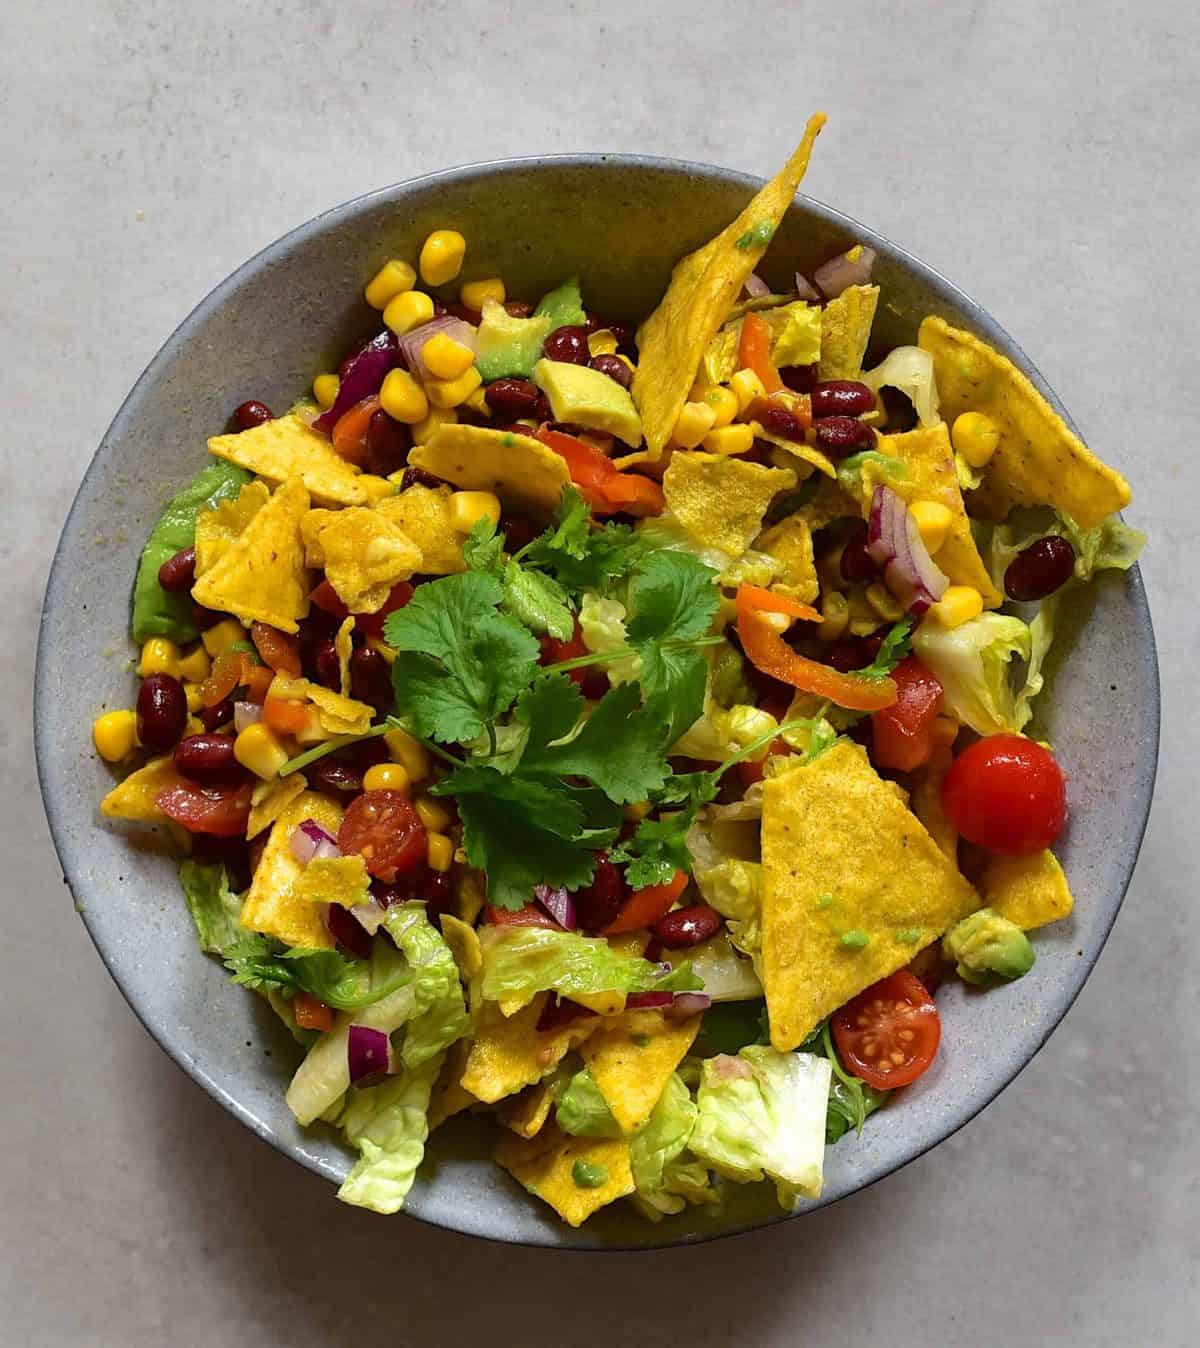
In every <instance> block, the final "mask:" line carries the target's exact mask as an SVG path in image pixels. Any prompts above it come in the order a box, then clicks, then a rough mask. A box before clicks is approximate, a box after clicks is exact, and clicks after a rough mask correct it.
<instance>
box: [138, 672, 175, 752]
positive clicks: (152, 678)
mask: <svg viewBox="0 0 1200 1348" xmlns="http://www.w3.org/2000/svg"><path fill="white" fill-rule="evenodd" d="M185 725H187V698H186V697H185V696H184V693H183V684H181V683H180V682H179V680H178V679H175V678H172V677H171V675H170V674H151V675H149V676H148V677H147V678H144V679H143V680H142V686H141V687H140V688H139V689H138V697H137V732H138V739H139V740H141V742H142V744H143V746H144V747H145V748H147V749H149V750H150V752H151V753H152V754H162V753H166V751H167V750H168V749H169V748H170V747H171V745H173V744H174V743H175V741H176V740H177V739H178V738H179V737H180V735H182V734H183V728H184V726H185Z"/></svg>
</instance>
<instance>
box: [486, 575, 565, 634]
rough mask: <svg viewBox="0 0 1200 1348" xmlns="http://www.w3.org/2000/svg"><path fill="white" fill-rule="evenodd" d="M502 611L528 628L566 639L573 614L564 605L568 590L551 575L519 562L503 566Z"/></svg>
mask: <svg viewBox="0 0 1200 1348" xmlns="http://www.w3.org/2000/svg"><path fill="white" fill-rule="evenodd" d="M503 604H504V611H505V612H506V613H510V614H512V616H513V617H514V618H516V619H517V621H518V622H522V623H524V624H525V626H526V627H528V628H529V629H530V630H531V631H533V632H537V633H539V634H540V633H549V634H550V636H552V637H557V638H558V640H559V641H569V640H570V639H571V634H572V633H573V632H574V631H575V617H574V615H573V614H572V612H571V610H570V609H569V608H568V607H567V592H566V591H565V590H564V589H563V587H562V586H561V585H560V584H559V583H558V581H556V580H555V579H554V578H553V577H552V576H544V575H542V573H541V572H540V571H530V570H527V569H526V568H525V567H523V566H522V565H521V564H520V562H516V561H509V562H508V563H507V565H506V566H505V568H504V600H503Z"/></svg>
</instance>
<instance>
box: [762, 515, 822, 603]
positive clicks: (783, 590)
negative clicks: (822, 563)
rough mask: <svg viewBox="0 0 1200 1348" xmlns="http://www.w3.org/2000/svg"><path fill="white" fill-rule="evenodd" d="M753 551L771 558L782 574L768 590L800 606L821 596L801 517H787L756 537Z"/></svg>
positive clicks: (806, 527) (806, 528) (806, 526)
mask: <svg viewBox="0 0 1200 1348" xmlns="http://www.w3.org/2000/svg"><path fill="white" fill-rule="evenodd" d="M754 547H755V550H756V551H758V552H765V553H767V554H768V555H769V556H771V557H774V558H775V560H776V561H777V562H778V563H779V564H780V566H781V568H782V571H781V574H780V576H779V578H778V579H777V580H775V581H774V582H773V583H772V585H771V588H772V589H773V590H778V591H779V593H780V594H784V595H787V596H788V598H790V599H798V600H799V601H800V602H801V603H802V604H811V603H812V602H813V600H814V599H816V597H817V595H818V593H819V592H820V588H821V587H820V583H819V582H818V580H817V568H816V564H815V563H814V561H813V543H812V529H811V528H810V527H809V523H808V521H807V520H806V519H805V518H804V517H803V516H802V515H789V516H788V517H787V518H786V519H782V520H780V521H779V523H778V524H775V525H772V527H771V528H770V529H768V530H767V531H766V533H763V534H760V535H759V536H758V541H757V542H756V543H755V544H754Z"/></svg>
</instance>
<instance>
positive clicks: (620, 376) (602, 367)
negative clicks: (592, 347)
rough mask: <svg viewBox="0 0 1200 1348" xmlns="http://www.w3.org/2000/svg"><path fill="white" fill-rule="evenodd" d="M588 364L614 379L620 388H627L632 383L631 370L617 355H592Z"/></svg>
mask: <svg viewBox="0 0 1200 1348" xmlns="http://www.w3.org/2000/svg"><path fill="white" fill-rule="evenodd" d="M588 364H589V365H590V366H591V367H592V369H593V370H599V371H600V373H601V374H606V375H608V377H609V378H610V379H615V380H616V382H617V383H618V384H620V386H621V387H622V388H628V387H629V386H630V384H632V383H633V371H632V370H631V369H630V368H629V366H628V365H626V364H625V362H624V361H623V360H622V359H621V358H620V357H619V356H593V357H592V358H591V360H589V361H588Z"/></svg>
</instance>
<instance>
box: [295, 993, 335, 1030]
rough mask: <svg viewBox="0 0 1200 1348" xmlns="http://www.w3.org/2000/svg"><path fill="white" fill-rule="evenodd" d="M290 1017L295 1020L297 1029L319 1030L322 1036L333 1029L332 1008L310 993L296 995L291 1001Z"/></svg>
mask: <svg viewBox="0 0 1200 1348" xmlns="http://www.w3.org/2000/svg"><path fill="white" fill-rule="evenodd" d="M292 1015H293V1016H295V1018H296V1028H297V1029H300V1030H320V1031H321V1033H322V1034H324V1033H325V1032H326V1031H327V1030H332V1029H333V1007H331V1006H326V1004H325V1003H324V1002H320V1001H318V1000H317V999H316V998H315V997H313V996H312V995H311V994H310V993H307V992H298V993H296V996H295V997H294V998H293V1000H292Z"/></svg>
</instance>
